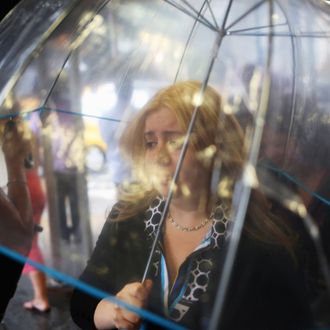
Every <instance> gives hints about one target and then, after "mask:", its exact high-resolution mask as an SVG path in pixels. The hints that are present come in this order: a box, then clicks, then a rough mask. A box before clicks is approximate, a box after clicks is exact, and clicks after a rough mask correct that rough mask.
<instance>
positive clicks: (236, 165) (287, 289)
mask: <svg viewBox="0 0 330 330" xmlns="http://www.w3.org/2000/svg"><path fill="white" fill-rule="evenodd" d="M200 89H201V85H200V83H198V82H194V81H187V82H180V83H176V84H174V85H172V86H169V87H168V88H165V89H163V90H161V91H159V92H158V93H157V94H156V95H155V96H154V97H153V98H152V99H151V101H150V102H149V103H148V104H147V105H146V106H145V107H144V109H143V110H142V111H141V113H140V114H139V115H138V116H137V117H136V118H135V119H134V120H133V121H132V122H131V123H130V124H129V127H128V128H127V130H126V132H125V133H124V135H123V138H122V140H121V143H122V146H123V149H124V152H126V154H127V155H128V156H129V157H130V159H131V162H132V164H133V165H134V170H135V172H136V178H137V182H138V183H136V182H135V183H134V185H132V187H127V189H126V190H125V191H124V192H123V194H122V196H121V198H120V202H119V203H118V204H117V205H116V206H115V207H114V208H113V210H112V212H111V213H110V215H109V219H108V220H107V222H106V224H105V226H104V228H103V230H102V233H101V235H100V237H99V239H98V242H97V245H96V247H95V249H94V252H93V254H92V257H91V259H90V261H89V263H88V266H87V268H86V269H85V271H84V273H83V274H82V276H81V280H83V281H86V282H87V283H89V284H91V285H94V286H96V287H97V288H100V289H102V290H105V291H107V292H109V293H111V294H113V295H116V296H117V297H118V298H119V299H122V300H123V301H125V302H127V303H129V304H132V305H134V306H136V307H142V308H146V309H148V310H150V311H152V312H155V313H157V314H159V315H161V316H163V317H165V318H169V319H171V320H173V321H175V322H178V323H180V324H182V325H183V326H186V327H188V328H194V329H207V327H208V321H209V318H210V315H211V312H212V306H213V302H214V295H215V292H216V288H217V284H218V282H219V277H220V274H221V272H220V270H221V266H222V265H223V259H224V251H225V242H226V238H227V237H228V236H230V234H229V233H228V232H227V225H228V221H229V217H230V214H229V211H230V208H231V198H232V191H233V185H234V182H235V180H236V179H238V178H239V175H240V173H241V170H242V166H243V160H244V150H243V138H242V133H241V130H240V127H239V125H238V124H237V122H236V120H235V118H234V117H233V116H232V115H229V114H226V113H224V112H222V106H221V98H220V96H219V94H218V93H217V92H216V91H215V90H214V89H213V88H211V87H207V88H206V91H205V94H204V97H203V102H202V104H201V106H200V109H199V113H198V115H197V119H196V123H195V128H194V130H193V133H192V136H191V138H190V143H189V147H188V149H187V152H186V155H185V158H184V161H183V164H182V168H181V171H180V174H179V177H178V180H177V183H176V185H175V187H174V195H173V199H172V202H171V204H170V208H169V212H168V217H167V219H166V220H165V223H164V226H163V229H162V234H161V239H160V241H159V243H158V244H157V248H156V253H155V256H154V259H153V260H152V268H151V270H150V272H149V274H148V280H147V281H145V282H144V283H141V282H140V281H141V278H142V275H143V272H144V268H145V265H146V262H147V259H148V254H149V252H150V247H151V245H152V242H153V238H154V237H155V233H156V230H157V228H158V225H159V221H160V217H161V213H162V210H163V207H164V198H166V197H167V196H168V192H169V189H170V184H171V178H172V177H173V174H174V171H175V168H176V165H177V162H178V158H179V154H180V149H181V147H182V141H183V138H184V135H185V133H186V131H187V127H188V124H189V121H190V118H191V115H192V112H193V110H194V108H195V105H194V104H196V101H198V99H199V98H198V95H199V91H200ZM219 159H220V160H221V180H220V182H219V184H218V189H217V191H218V194H217V196H216V197H214V196H213V195H214V194H212V193H211V189H210V186H211V181H212V172H213V171H212V169H213V166H214V163H218V162H219ZM292 249H293V243H292V237H291V235H290V231H289V230H288V228H286V227H285V226H284V224H282V223H280V221H279V220H274V219H272V217H271V216H270V215H269V212H268V204H267V203H266V201H265V200H264V198H263V197H262V195H261V194H258V193H257V192H253V194H252V198H251V202H250V205H249V208H248V214H247V219H246V224H245V231H244V235H243V237H242V241H241V243H240V249H239V253H238V256H237V260H236V264H235V268H234V273H233V276H232V282H231V285H230V287H229V291H228V299H227V303H226V308H225V313H224V319H223V323H222V324H221V329H295V328H297V329H303V328H304V327H305V326H307V325H309V317H308V315H309V312H308V308H307V307H306V306H305V303H304V294H303V290H301V286H300V284H301V283H300V279H299V275H298V273H297V272H296V269H295V268H294V261H293V259H292V257H291V255H292ZM288 297H289V298H288ZM71 312H72V316H73V318H74V320H75V322H76V323H77V324H78V325H79V326H80V327H82V328H83V329H111V328H125V329H136V328H138V326H139V324H140V323H141V318H140V317H139V316H138V315H136V314H134V313H132V312H129V311H127V310H124V309H123V308H120V307H118V306H117V305H115V304H113V303H111V302H109V301H107V300H105V299H103V300H99V299H95V298H93V297H90V296H88V295H87V294H84V293H82V292H80V291H78V290H76V291H75V292H74V295H73V298H72V305H71ZM149 325H150V324H149ZM150 327H151V328H155V325H150Z"/></svg>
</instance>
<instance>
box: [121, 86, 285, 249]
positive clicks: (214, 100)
mask: <svg viewBox="0 0 330 330" xmlns="http://www.w3.org/2000/svg"><path fill="white" fill-rule="evenodd" d="M200 91H201V83H200V82H198V81H183V82H177V83H175V84H173V85H171V86H169V87H166V88H163V89H161V90H160V91H158V92H157V93H156V94H155V96H154V97H153V98H152V99H151V100H150V101H149V102H148V103H147V104H146V105H145V106H144V108H143V109H142V111H140V112H139V113H138V115H137V116H136V117H135V118H134V119H133V120H132V121H131V122H130V123H129V125H128V127H127V129H126V130H125V132H124V134H123V135H122V138H121V140H120V144H121V147H122V150H123V153H124V155H126V157H128V158H129V160H130V162H131V163H132V165H133V171H134V172H135V177H136V179H137V181H135V182H134V183H133V184H130V185H126V186H125V185H124V186H123V189H122V190H121V194H120V200H121V201H123V202H126V203H120V204H119V205H120V210H118V211H119V212H118V213H117V214H118V219H119V220H120V219H125V218H129V217H131V216H133V215H135V214H138V213H139V212H141V211H143V210H145V209H146V208H147V207H148V206H149V204H150V203H151V201H152V200H153V199H154V198H155V197H156V196H157V192H156V191H155V190H153V189H152V187H151V186H150V185H149V184H148V176H147V175H146V173H145V172H144V155H145V151H146V150H145V141H144V126H145V120H146V118H147V116H148V115H149V114H150V113H152V112H154V111H157V110H159V109H160V108H167V109H169V110H171V111H172V112H173V114H174V115H175V117H176V119H177V121H178V123H179V126H180V127H181V129H182V130H183V131H187V128H188V125H189V122H190V120H191V116H192V113H193V111H194V109H195V107H196V104H197V103H198V102H199V104H200V107H199V110H198V114H197V117H196V121H195V125H194V130H193V134H192V140H191V142H190V143H191V146H192V147H193V148H194V150H195V151H196V153H197V156H198V155H199V156H201V158H204V160H206V161H212V163H213V162H214V159H220V160H221V178H220V182H219V184H218V189H217V190H218V196H217V198H215V199H214V198H213V201H216V202H217V203H218V202H219V199H220V200H221V202H225V203H226V204H227V205H228V204H229V206H230V205H231V199H232V194H233V187H234V184H235V182H236V180H237V179H238V178H239V176H240V174H241V171H242V168H243V164H244V160H245V155H246V153H245V151H244V140H243V132H242V129H241V127H240V125H239V124H238V122H237V120H236V118H235V117H234V115H232V114H227V113H224V112H223V111H222V100H221V97H220V95H219V94H218V93H217V92H216V91H215V89H214V88H212V87H210V86H207V87H206V89H205V92H204V93H203V95H202V97H201V94H200ZM210 148H211V149H210ZM207 150H209V152H206V151H207ZM212 150H213V152H212ZM125 205H126V206H125ZM245 230H246V231H247V232H248V233H249V234H250V235H251V236H253V237H254V238H256V239H259V240H261V241H264V242H274V243H281V244H283V245H285V246H286V247H288V248H290V246H291V242H292V240H291V237H290V233H289V230H288V228H287V227H286V226H285V225H284V224H283V223H281V221H280V220H278V219H276V221H275V220H274V219H273V217H271V216H270V213H269V206H268V203H267V201H266V199H265V198H264V197H263V195H262V194H261V193H260V192H258V191H253V192H252V197H251V200H250V204H249V207H248V212H247V221H246V225H245Z"/></svg>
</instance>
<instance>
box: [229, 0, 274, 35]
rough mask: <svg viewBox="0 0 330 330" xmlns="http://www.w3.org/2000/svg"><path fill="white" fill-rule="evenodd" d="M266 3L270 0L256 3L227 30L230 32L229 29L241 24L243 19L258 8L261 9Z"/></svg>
mask: <svg viewBox="0 0 330 330" xmlns="http://www.w3.org/2000/svg"><path fill="white" fill-rule="evenodd" d="M266 1H268V0H261V1H260V2H258V3H256V4H255V5H254V6H252V7H251V8H250V9H249V10H248V11H246V12H245V13H244V14H242V15H241V16H239V17H238V18H237V19H236V20H235V21H233V22H232V23H231V24H229V25H228V26H227V28H226V29H227V30H228V29H230V28H232V27H233V26H234V25H235V24H237V23H239V22H240V21H241V20H242V19H243V18H245V17H246V16H248V15H249V14H250V13H251V12H252V11H253V10H255V9H257V8H258V7H260V6H261V5H263V4H264V3H265V2H266Z"/></svg>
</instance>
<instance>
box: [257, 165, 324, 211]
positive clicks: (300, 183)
mask: <svg viewBox="0 0 330 330" xmlns="http://www.w3.org/2000/svg"><path fill="white" fill-rule="evenodd" d="M261 166H262V167H265V168H267V169H269V170H272V171H274V172H276V173H277V174H280V175H282V176H284V177H285V178H287V179H288V180H289V181H291V182H293V183H295V184H296V185H297V186H298V187H300V188H302V189H303V190H304V191H305V192H307V193H308V194H310V195H312V196H313V197H315V198H317V199H318V200H320V201H321V202H323V203H324V204H326V205H328V206H330V201H329V200H327V199H326V198H324V197H322V196H321V195H319V194H317V193H316V192H314V191H312V190H311V189H309V188H308V187H306V186H305V185H304V184H303V183H302V182H301V181H300V180H298V179H297V178H295V177H294V176H292V175H290V174H289V173H288V172H286V171H283V170H281V169H279V168H276V167H274V166H272V165H269V164H267V165H266V164H262V165H261Z"/></svg>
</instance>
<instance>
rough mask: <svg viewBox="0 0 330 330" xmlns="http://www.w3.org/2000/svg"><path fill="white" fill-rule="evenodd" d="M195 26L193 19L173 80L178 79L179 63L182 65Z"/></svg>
mask: <svg viewBox="0 0 330 330" xmlns="http://www.w3.org/2000/svg"><path fill="white" fill-rule="evenodd" d="M205 3H206V1H204V2H203V5H202V7H201V9H200V10H199V13H198V14H200V13H201V12H202V11H203V9H204V6H205ZM196 26H197V21H196V20H195V22H194V24H193V27H192V29H191V31H190V33H189V36H188V39H187V41H186V44H185V47H184V49H183V53H182V55H181V59H180V63H179V65H178V70H177V72H176V75H175V78H174V81H176V80H177V79H178V75H179V72H180V68H181V65H182V62H183V59H184V57H185V55H186V51H187V49H188V45H189V43H190V40H191V38H192V35H193V33H194V31H195V28H196Z"/></svg>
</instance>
